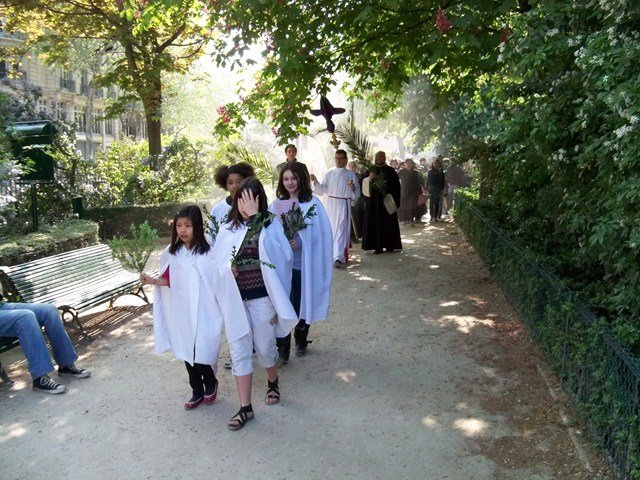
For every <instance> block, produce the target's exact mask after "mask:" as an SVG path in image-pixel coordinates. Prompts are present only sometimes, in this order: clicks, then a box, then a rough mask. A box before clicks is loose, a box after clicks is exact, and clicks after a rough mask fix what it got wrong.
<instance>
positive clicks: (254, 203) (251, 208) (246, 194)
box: [238, 189, 260, 217]
mask: <svg viewBox="0 0 640 480" xmlns="http://www.w3.org/2000/svg"><path fill="white" fill-rule="evenodd" d="M259 199H260V195H256V196H255V197H254V196H253V192H252V191H251V190H249V189H246V190H243V191H242V194H241V196H240V198H239V199H238V203H239V204H240V206H241V207H242V208H243V210H244V211H245V213H246V214H247V216H248V217H252V216H254V215H255V214H256V213H258V212H259V211H260V203H259V202H258V200H259Z"/></svg>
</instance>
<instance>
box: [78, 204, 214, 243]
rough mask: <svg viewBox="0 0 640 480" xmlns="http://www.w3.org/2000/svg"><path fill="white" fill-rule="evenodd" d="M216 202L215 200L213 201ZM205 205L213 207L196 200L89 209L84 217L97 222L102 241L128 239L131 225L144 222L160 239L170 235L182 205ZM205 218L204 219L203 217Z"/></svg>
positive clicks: (209, 207)
mask: <svg viewBox="0 0 640 480" xmlns="http://www.w3.org/2000/svg"><path fill="white" fill-rule="evenodd" d="M215 201H216V202H217V200H215ZM193 204H195V205H199V206H200V207H202V206H203V205H206V206H207V208H208V209H211V207H212V206H213V205H214V201H212V200H196V201H191V202H176V203H161V204H159V205H137V206H122V207H105V208H90V209H88V210H86V211H85V213H84V216H85V218H88V219H89V220H93V221H94V222H97V223H98V225H99V227H100V230H99V235H100V238H101V239H103V240H106V239H110V238H113V237H114V236H122V237H129V236H130V230H129V229H130V228H131V224H133V225H141V224H143V223H144V222H145V221H146V222H148V223H149V226H150V227H151V228H154V229H156V230H157V231H158V235H159V236H161V237H167V236H170V235H171V232H170V229H171V222H173V217H174V216H175V214H176V213H178V210H180V207H182V206H183V205H193ZM205 218H206V217H205Z"/></svg>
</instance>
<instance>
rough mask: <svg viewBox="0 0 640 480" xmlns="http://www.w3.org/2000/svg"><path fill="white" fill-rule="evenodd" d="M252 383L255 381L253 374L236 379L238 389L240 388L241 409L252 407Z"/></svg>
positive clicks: (239, 376)
mask: <svg viewBox="0 0 640 480" xmlns="http://www.w3.org/2000/svg"><path fill="white" fill-rule="evenodd" d="M276 376H277V374H276ZM252 381H253V373H249V374H248V375H238V376H237V377H236V387H237V388H238V397H239V398H240V406H241V407H246V406H247V405H251V382H252Z"/></svg>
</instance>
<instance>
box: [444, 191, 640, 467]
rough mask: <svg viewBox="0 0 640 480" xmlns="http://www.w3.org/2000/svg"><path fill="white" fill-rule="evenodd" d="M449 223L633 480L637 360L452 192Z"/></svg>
mask: <svg viewBox="0 0 640 480" xmlns="http://www.w3.org/2000/svg"><path fill="white" fill-rule="evenodd" d="M455 219H456V222H457V223H458V224H459V225H460V227H461V228H462V230H463V231H464V232H465V234H466V235H467V236H468V238H469V239H470V241H471V243H472V244H473V245H474V247H475V248H476V250H477V252H478V253H479V255H480V256H481V257H482V259H483V260H484V261H485V263H486V264H487V265H488V267H489V269H490V271H491V275H492V276H493V277H494V278H495V279H496V280H497V281H498V283H499V284H500V286H501V287H502V289H503V290H504V292H505V294H506V296H507V297H508V298H509V300H510V301H511V303H512V304H513V305H514V306H515V308H516V309H517V310H518V311H519V312H520V314H521V316H522V318H523V320H524V321H525V323H526V324H527V326H528V327H529V329H530V331H531V333H532V335H533V336H534V337H535V338H536V340H537V341H538V343H539V344H540V346H541V347H542V350H543V352H544V354H545V356H546V357H547V360H548V361H549V363H550V364H551V367H552V368H553V369H554V370H555V371H556V373H557V374H558V376H559V377H560V379H561V382H562V386H563V388H564V389H565V391H567V392H568V393H569V394H570V395H571V396H572V398H573V400H574V405H575V407H576V410H577V411H578V413H579V414H580V416H581V417H582V418H583V419H584V422H585V425H586V426H587V429H588V430H589V432H590V433H591V435H592V437H593V438H594V440H595V441H596V442H597V443H599V444H600V445H601V446H602V447H603V449H604V451H605V454H606V456H607V457H608V460H609V462H610V464H611V465H612V467H613V469H614V470H615V471H616V473H617V474H618V476H619V478H622V479H640V415H639V408H638V407H639V406H638V403H639V395H640V361H639V360H638V358H636V357H634V356H633V355H631V354H630V353H629V351H628V350H627V349H626V348H625V347H624V346H622V344H621V343H620V342H619V341H618V340H617V339H616V338H615V336H614V335H613V334H612V333H611V331H610V330H609V328H608V327H607V326H606V325H604V322H602V321H601V320H599V319H598V318H597V317H595V315H594V314H593V313H592V312H591V311H590V310H589V309H588V308H587V307H586V305H585V304H584V303H582V302H581V301H579V300H578V299H577V297H576V295H575V294H574V293H573V292H572V291H571V290H569V289H568V288H567V287H566V286H564V285H563V284H562V282H561V281H560V280H559V279H558V278H557V277H555V276H554V275H553V274H551V273H549V272H548V271H546V270H545V269H543V268H542V267H541V266H540V265H539V264H538V263H537V262H536V261H535V260H534V259H533V258H532V256H531V255H530V254H528V253H527V252H526V251H525V250H524V249H522V248H521V247H519V246H518V245H516V244H515V243H514V242H513V241H512V240H510V239H509V238H508V237H507V236H506V235H505V234H504V233H503V232H502V231H501V230H499V229H498V228H497V227H496V225H495V224H493V223H492V222H491V221H490V220H488V219H487V218H486V217H485V216H484V215H483V214H482V213H481V212H480V210H479V209H478V208H477V207H475V206H474V205H473V204H472V200H471V199H469V198H466V197H464V196H463V195H458V197H457V198H456V212H455Z"/></svg>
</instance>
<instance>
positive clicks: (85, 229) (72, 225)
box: [0, 219, 100, 266]
mask: <svg viewBox="0 0 640 480" xmlns="http://www.w3.org/2000/svg"><path fill="white" fill-rule="evenodd" d="M98 243H100V242H99V239H98V225H97V224H96V223H94V222H91V221H89V220H78V219H69V220H63V221H61V222H59V223H57V224H55V225H53V226H45V227H43V229H42V231H40V232H35V233H29V234H27V235H15V236H12V237H7V238H4V239H3V240H2V243H0V265H3V266H11V265H18V264H20V263H25V262H29V261H31V260H37V259H38V258H42V257H48V256H50V255H55V254H58V253H63V252H68V251H70V250H76V249H78V248H82V247H89V246H91V245H97V244H98Z"/></svg>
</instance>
